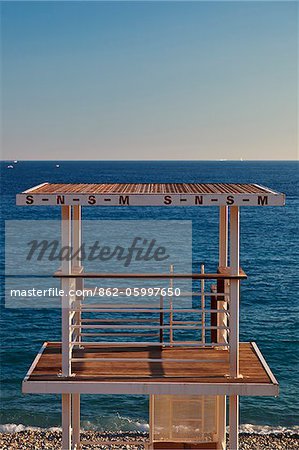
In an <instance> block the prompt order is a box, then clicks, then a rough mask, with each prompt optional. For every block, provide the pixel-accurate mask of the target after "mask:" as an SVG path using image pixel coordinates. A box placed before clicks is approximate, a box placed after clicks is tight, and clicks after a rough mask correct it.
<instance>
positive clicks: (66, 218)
mask: <svg viewBox="0 0 299 450" xmlns="http://www.w3.org/2000/svg"><path fill="white" fill-rule="evenodd" d="M71 244H72V242H71V207H70V206H62V207H61V248H62V253H61V254H62V255H63V259H62V261H61V272H62V273H63V274H70V273H71V269H72V268H71V259H70V258H68V257H67V255H68V253H69V251H70V249H71ZM64 249H65V250H64ZM61 288H62V290H63V292H64V295H63V296H62V298H61V340H62V342H61V353H62V367H61V372H62V376H63V377H68V376H70V375H71V345H70V333H71V330H70V325H71V319H70V317H71V315H70V301H71V299H70V296H69V290H70V279H69V278H62V280H61ZM61 406H62V450H71V446H72V428H71V410H72V405H71V395H70V394H62V405H61Z"/></svg>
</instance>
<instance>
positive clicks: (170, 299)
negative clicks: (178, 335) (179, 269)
mask: <svg viewBox="0 0 299 450" xmlns="http://www.w3.org/2000/svg"><path fill="white" fill-rule="evenodd" d="M170 273H171V274H173V273H174V266H173V264H171V265H170ZM169 287H170V288H173V278H170V280H169ZM169 310H170V311H169V342H170V343H171V344H172V343H173V328H172V327H173V296H172V295H171V296H170V297H169Z"/></svg>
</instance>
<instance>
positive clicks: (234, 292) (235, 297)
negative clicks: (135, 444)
mask: <svg viewBox="0 0 299 450" xmlns="http://www.w3.org/2000/svg"><path fill="white" fill-rule="evenodd" d="M230 268H231V272H232V274H239V271H240V212H239V208H238V207H237V206H231V207H230ZM239 292H240V281H239V280H230V307H229V311H230V316H229V324H230V335H229V360H230V361H229V362H230V376H231V377H232V378H238V377H239V376H240V375H239ZM238 428H239V396H238V395H231V396H230V397H229V448H230V450H238V448H239V435H238Z"/></svg>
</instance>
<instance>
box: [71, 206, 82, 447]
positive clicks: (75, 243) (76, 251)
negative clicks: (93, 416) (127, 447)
mask: <svg viewBox="0 0 299 450" xmlns="http://www.w3.org/2000/svg"><path fill="white" fill-rule="evenodd" d="M72 210H73V211H72V213H73V214H72V251H73V255H74V258H72V272H76V271H78V272H80V271H81V268H82V261H81V256H82V255H81V245H82V230H81V226H82V225H81V206H80V205H75V206H73V207H72ZM83 285H84V279H83V278H76V280H75V286H76V297H75V305H76V310H79V311H77V312H76V313H75V315H74V319H73V322H74V323H75V324H76V325H80V328H76V329H75V330H74V338H73V340H77V341H81V302H82V299H83V294H82V295H77V294H78V291H80V292H83ZM80 407H81V405H80V394H79V393H78V394H72V429H73V436H72V437H73V448H74V449H79V448H80V413H81V411H80Z"/></svg>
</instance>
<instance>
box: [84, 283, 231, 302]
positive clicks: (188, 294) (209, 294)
mask: <svg viewBox="0 0 299 450" xmlns="http://www.w3.org/2000/svg"><path fill="white" fill-rule="evenodd" d="M177 287H178V288H179V286H177ZM94 289H95V288H84V293H85V294H86V291H90V292H92V294H93V295H92V296H89V295H85V296H84V299H85V300H86V299H88V298H98V297H101V298H111V297H112V298H117V297H118V296H119V297H123V296H124V297H130V298H132V297H135V298H137V297H138V298H139V297H142V298H147V297H153V295H151V294H146V295H142V294H140V295H133V294H131V295H127V294H126V292H122V291H119V290H118V291H117V295H99V294H95V295H94ZM103 289H104V290H105V288H103ZM106 289H108V288H106ZM109 289H113V287H112V288H111V287H110V288H109ZM127 289H131V290H133V289H134V288H131V287H130V286H128V287H127ZM137 289H146V288H143V287H142V288H141V287H137ZM147 289H155V287H154V286H153V287H152V288H147ZM162 289H163V290H165V291H167V289H168V288H167V287H165V288H162ZM173 289H175V288H173ZM202 295H204V296H205V297H229V296H230V293H229V292H226V293H221V292H218V293H217V292H215V293H213V292H208V291H207V292H204V293H203V294H200V293H198V292H180V294H179V295H175V296H173V297H175V298H181V297H201V296H202ZM155 297H157V296H155ZM164 297H166V298H167V297H172V296H171V295H165V296H164Z"/></svg>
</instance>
